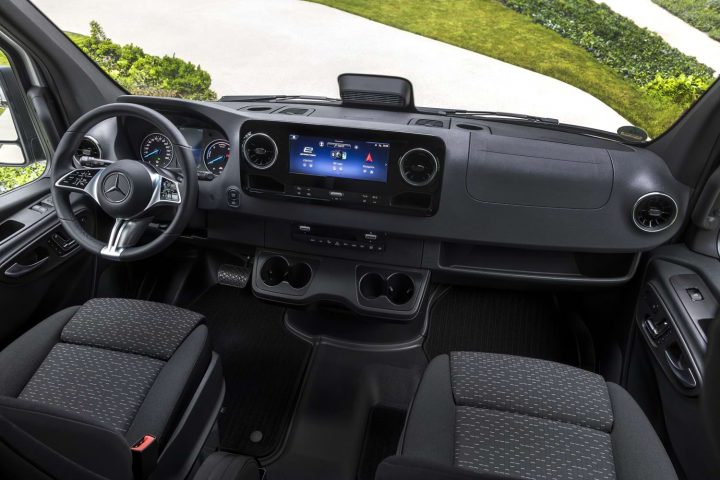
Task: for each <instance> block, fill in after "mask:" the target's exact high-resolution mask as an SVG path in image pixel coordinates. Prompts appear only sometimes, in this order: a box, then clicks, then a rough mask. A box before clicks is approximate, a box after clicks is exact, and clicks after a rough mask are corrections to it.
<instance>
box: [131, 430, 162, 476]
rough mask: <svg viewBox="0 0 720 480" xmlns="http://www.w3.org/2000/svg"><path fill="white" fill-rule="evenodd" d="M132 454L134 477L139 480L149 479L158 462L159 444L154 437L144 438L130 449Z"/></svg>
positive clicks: (146, 436)
mask: <svg viewBox="0 0 720 480" xmlns="http://www.w3.org/2000/svg"><path fill="white" fill-rule="evenodd" d="M130 451H131V452H132V463H133V475H134V476H135V478H136V479H138V480H143V479H145V478H147V477H148V476H149V475H150V474H151V473H152V472H153V470H155V467H156V466H157V460H158V454H159V451H158V442H157V441H156V438H155V437H154V436H153V435H143V437H142V438H141V439H140V440H138V441H137V442H135V444H133V446H132V447H130Z"/></svg>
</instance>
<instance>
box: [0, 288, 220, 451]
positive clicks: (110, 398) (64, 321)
mask: <svg viewBox="0 0 720 480" xmlns="http://www.w3.org/2000/svg"><path fill="white" fill-rule="evenodd" d="M68 314H69V315H68ZM48 322H49V323H50V325H48ZM202 322H203V316H202V315H200V314H198V313H195V312H191V311H188V310H184V309H181V308H177V307H173V306H171V305H163V304H158V303H154V302H147V301H140V300H128V299H119V298H101V299H93V300H90V301H89V302H87V303H86V304H85V305H83V306H82V307H80V308H79V309H75V310H69V311H67V312H64V313H63V315H61V316H60V317H59V318H56V316H54V317H52V318H50V319H48V320H46V321H45V322H42V323H41V324H39V325H38V326H36V327H35V328H33V329H32V330H31V331H30V332H28V333H27V334H25V335H24V336H23V337H21V338H20V339H18V340H17V341H16V342H15V343H14V344H11V345H10V346H9V347H8V348H7V351H9V352H11V353H12V357H11V356H9V355H3V354H0V368H2V369H4V370H3V373H4V376H7V377H8V378H12V377H13V375H12V373H13V371H14V372H15V373H17V374H18V376H20V377H21V378H24V379H25V380H24V381H25V384H24V386H23V387H22V389H21V390H20V391H17V385H15V383H17V382H8V383H11V384H12V385H10V386H8V387H7V388H4V389H3V390H4V392H3V393H4V394H5V395H8V393H12V394H11V396H15V397H17V398H18V399H20V400H23V401H25V402H33V403H38V404H43V405H48V406H51V407H55V408H58V409H61V410H64V411H67V412H69V413H73V414H77V415H81V416H84V417H85V418H89V419H92V420H93V421H95V422H98V423H99V424H102V425H104V426H105V427H107V428H108V429H111V430H113V431H115V432H117V433H120V434H121V435H125V434H126V433H128V432H129V434H130V435H132V436H133V438H128V442H129V443H134V442H135V441H136V440H138V438H139V437H140V436H142V435H145V434H152V435H155V436H156V437H158V438H159V439H160V438H162V437H163V436H164V435H166V434H167V433H168V431H167V430H168V426H169V424H171V423H172V421H173V420H174V419H175V418H174V417H176V415H177V413H178V410H179V409H181V407H182V406H183V405H182V404H183V403H184V402H185V401H186V400H187V399H188V398H187V397H188V396H189V395H190V392H191V391H194V387H195V386H197V383H198V382H199V379H200V377H201V376H202V374H203V373H204V368H205V367H207V364H208V363H209V359H210V348H209V341H208V336H207V328H206V327H205V326H204V325H200V324H201V323H202ZM27 338H30V339H32V340H33V343H32V344H30V343H28V341H27V340H26V339H27ZM48 349H49V351H48ZM177 352H181V353H180V354H179V355H177V356H176V355H175V354H176V353H177ZM3 353H4V352H3ZM18 355H20V361H18V357H17V356H18ZM43 356H44V359H42V360H41V363H39V361H38V359H40V358H42V357H43ZM5 358H7V359H8V360H7V361H8V363H7V365H2V363H3V361H2V360H4V359H5ZM10 358H12V363H10ZM23 359H27V361H26V362H25V361H23ZM25 363H28V364H30V365H25ZM33 368H34V371H32V370H33ZM28 372H31V373H30V375H31V376H29V377H28ZM156 384H157V385H156ZM10 387H12V388H10ZM147 399H150V400H151V401H152V402H153V405H145V403H146V400H147ZM138 415H140V418H139V419H138V418H137V417H138ZM131 427H132V428H131ZM136 437H138V438H136Z"/></svg>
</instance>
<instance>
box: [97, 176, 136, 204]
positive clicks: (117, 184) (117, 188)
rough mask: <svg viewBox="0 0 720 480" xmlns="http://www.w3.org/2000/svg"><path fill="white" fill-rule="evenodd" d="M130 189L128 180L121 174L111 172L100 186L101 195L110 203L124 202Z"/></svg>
mask: <svg viewBox="0 0 720 480" xmlns="http://www.w3.org/2000/svg"><path fill="white" fill-rule="evenodd" d="M131 189H132V186H131V184H130V179H129V178H128V177H127V175H125V174H124V173H122V172H112V173H111V174H109V175H108V176H107V177H105V180H103V184H102V192H103V195H105V198H107V199H108V201H110V202H112V203H121V202H124V201H125V199H127V198H128V196H129V195H130V190H131Z"/></svg>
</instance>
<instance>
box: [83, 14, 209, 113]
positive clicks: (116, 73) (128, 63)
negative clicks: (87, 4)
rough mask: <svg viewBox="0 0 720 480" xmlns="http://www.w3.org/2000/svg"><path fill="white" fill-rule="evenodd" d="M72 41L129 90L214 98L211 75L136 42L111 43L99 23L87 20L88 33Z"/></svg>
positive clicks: (155, 94) (169, 95) (156, 94)
mask: <svg viewBox="0 0 720 480" xmlns="http://www.w3.org/2000/svg"><path fill="white" fill-rule="evenodd" d="M73 41H75V43H76V44H77V45H78V47H80V49H82V51H84V52H85V53H86V54H87V55H88V56H89V57H90V58H92V59H93V60H94V61H95V62H96V63H97V64H98V65H99V66H100V67H101V68H102V69H103V70H105V71H106V72H107V73H108V75H110V76H111V77H112V78H113V79H115V81H117V82H118V83H119V84H120V85H121V86H122V87H124V88H125V89H126V90H128V91H129V92H130V93H133V94H136V95H154V96H166V97H182V98H189V99H192V100H215V99H216V94H215V92H213V91H212V90H211V89H210V83H211V78H210V74H209V73H208V72H206V71H205V70H203V69H202V68H200V65H194V64H192V63H190V62H187V61H185V60H181V59H179V58H177V57H175V56H168V55H165V56H162V57H158V56H155V55H149V54H147V53H145V52H144V51H143V49H142V48H140V47H137V46H135V45H132V44H131V45H118V44H117V43H113V42H112V41H111V40H110V39H109V38H108V37H107V36H106V35H105V32H104V31H103V29H102V27H101V26H100V24H98V23H97V22H95V21H93V22H90V36H88V37H83V36H79V37H76V38H73Z"/></svg>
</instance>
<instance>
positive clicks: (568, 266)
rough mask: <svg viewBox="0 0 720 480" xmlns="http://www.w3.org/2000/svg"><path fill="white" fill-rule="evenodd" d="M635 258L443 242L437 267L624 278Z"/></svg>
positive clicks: (578, 278)
mask: <svg viewBox="0 0 720 480" xmlns="http://www.w3.org/2000/svg"><path fill="white" fill-rule="evenodd" d="M638 259H639V254H636V253H581V252H566V251H557V250H529V249H520V248H508V247H494V246H482V245H467V244H458V243H442V244H440V252H439V265H438V266H439V267H440V269H443V270H448V271H457V272H477V273H478V274H482V273H484V272H485V273H489V274H496V275H502V274H505V275H508V276H515V277H517V276H526V277H545V278H551V279H553V278H554V279H560V280H562V279H566V280H570V281H578V282H585V281H590V280H598V281H602V280H612V281H624V280H627V279H629V278H631V277H632V275H633V274H634V273H635V269H636V268H637V263H638Z"/></svg>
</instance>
